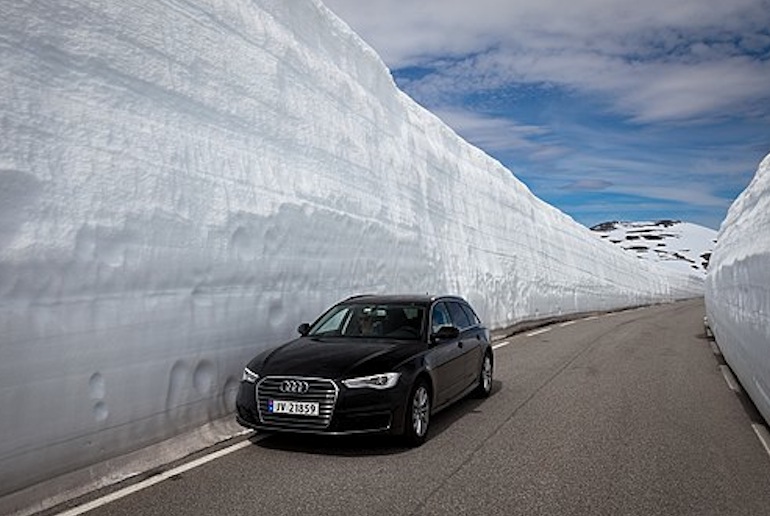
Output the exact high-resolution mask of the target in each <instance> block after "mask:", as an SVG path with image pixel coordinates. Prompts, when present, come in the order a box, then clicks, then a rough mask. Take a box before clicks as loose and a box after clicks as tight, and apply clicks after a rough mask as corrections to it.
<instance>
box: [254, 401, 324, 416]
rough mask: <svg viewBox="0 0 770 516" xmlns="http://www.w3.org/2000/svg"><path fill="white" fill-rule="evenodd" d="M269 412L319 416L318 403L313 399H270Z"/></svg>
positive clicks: (268, 403)
mask: <svg viewBox="0 0 770 516" xmlns="http://www.w3.org/2000/svg"><path fill="white" fill-rule="evenodd" d="M267 410H268V412H272V413H273V414H292V415H295V416H317V415H318V414H319V411H318V403H315V402H311V401H283V400H268V402H267Z"/></svg>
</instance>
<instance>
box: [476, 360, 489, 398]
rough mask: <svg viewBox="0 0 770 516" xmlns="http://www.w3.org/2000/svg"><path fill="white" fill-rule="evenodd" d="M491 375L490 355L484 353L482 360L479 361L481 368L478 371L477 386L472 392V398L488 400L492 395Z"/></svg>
mask: <svg viewBox="0 0 770 516" xmlns="http://www.w3.org/2000/svg"><path fill="white" fill-rule="evenodd" d="M492 374H493V363H492V354H491V353H484V359H483V360H482V361H481V368H480V369H479V385H478V387H476V390H475V391H474V392H473V394H474V396H476V397H477V398H488V397H489V395H490V394H492Z"/></svg>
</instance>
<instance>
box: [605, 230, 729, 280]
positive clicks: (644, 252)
mask: <svg viewBox="0 0 770 516" xmlns="http://www.w3.org/2000/svg"><path fill="white" fill-rule="evenodd" d="M591 230H592V231H594V232H596V233H597V234H598V235H599V237H600V238H602V239H603V240H607V241H608V242H612V243H613V244H615V245H617V246H619V247H621V248H623V249H625V250H627V251H632V252H635V253H636V254H637V255H638V256H639V258H642V259H644V260H649V261H652V262H655V263H659V264H661V265H663V266H665V267H667V268H670V269H672V270H676V271H680V272H684V273H697V274H700V275H703V276H705V275H706V271H707V270H708V264H709V260H710V258H711V253H712V252H713V250H714V246H715V245H716V239H717V232H716V231H715V230H713V229H710V228H707V227H704V226H700V225H698V224H693V223H691V222H682V221H679V220H658V221H656V222H620V221H611V222H603V223H601V224H597V225H595V226H593V227H591Z"/></svg>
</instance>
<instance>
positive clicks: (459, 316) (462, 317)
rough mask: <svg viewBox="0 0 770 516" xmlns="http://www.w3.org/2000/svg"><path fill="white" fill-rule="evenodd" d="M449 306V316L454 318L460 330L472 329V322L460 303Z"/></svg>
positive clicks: (453, 320)
mask: <svg viewBox="0 0 770 516" xmlns="http://www.w3.org/2000/svg"><path fill="white" fill-rule="evenodd" d="M447 304H448V305H449V314H450V315H451V316H452V322H454V324H455V326H457V327H458V328H460V330H465V329H467V328H470V327H471V322H470V320H468V316H467V315H466V314H465V312H464V311H463V309H462V307H461V306H460V303H454V302H452V303H447Z"/></svg>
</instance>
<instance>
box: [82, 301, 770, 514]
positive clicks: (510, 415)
mask: <svg viewBox="0 0 770 516" xmlns="http://www.w3.org/2000/svg"><path fill="white" fill-rule="evenodd" d="M703 315H704V306H703V300H702V299H696V300H691V301H685V302H678V303H673V304H667V305H659V306H653V307H647V308H642V309H636V310H629V311H624V312H619V313H615V314H607V315H602V316H600V317H598V318H596V319H581V320H577V321H574V322H571V323H566V324H554V325H552V326H550V327H549V328H548V331H545V332H544V333H539V334H537V335H532V332H530V333H522V334H519V335H516V336H513V337H510V338H507V339H505V340H506V341H507V342H508V344H507V345H505V346H503V347H500V348H498V349H497V350H496V355H495V358H496V363H495V385H494V391H493V394H492V396H491V397H490V398H489V399H487V400H483V401H482V400H474V399H469V400H466V401H464V402H461V403H460V404H459V405H457V406H455V407H453V408H451V409H450V410H448V411H446V412H443V413H441V414H439V415H437V416H436V417H435V418H434V419H433V422H432V423H433V428H432V431H431V434H430V437H429V440H428V442H427V443H425V445H423V446H422V447H420V448H417V449H406V448H403V447H401V446H400V445H399V444H398V442H397V441H393V440H388V439H385V440H382V439H374V438H371V437H369V438H362V437H357V438H352V439H351V438H344V439H342V438H319V437H304V436H299V437H296V436H277V435H276V436H265V435H255V436H254V437H252V440H253V443H254V444H252V445H250V446H248V447H246V448H245V449H242V450H239V451H236V452H234V453H232V454H230V455H227V456H226V457H224V458H221V459H218V460H215V461H213V462H210V463H208V464H206V465H204V466H201V467H199V468H196V469H194V470H191V471H188V472H185V473H183V474H182V475H179V476H178V477H174V478H172V479H170V480H167V481H164V482H162V483H160V484H157V485H155V486H152V487H150V488H148V489H145V490H143V491H141V492H139V493H136V494H134V495H131V496H129V497H126V498H123V499H121V500H118V501H115V502H112V503H110V504H108V505H105V506H103V507H101V508H99V509H96V510H94V511H92V512H90V513H88V514H89V515H94V516H96V515H126V516H129V515H130V516H135V515H139V514H141V515H159V516H161V515H162V516H174V515H180V516H182V515H184V516H191V515H216V516H228V515H238V516H242V515H271V516H279V515H297V514H307V515H331V514H335V515H351V514H356V515H378V516H383V515H384V516H398V515H429V514H430V515H465V514H468V515H471V514H473V515H505V516H515V515H528V516H533V515H576V516H577V515H591V516H601V515H613V516H618V515H640V516H654V515H667V516H669V515H709V516H711V515H714V516H716V515H736V516H738V515H740V516H746V515H757V516H759V515H768V514H770V457H769V456H768V454H767V452H766V451H765V449H764V448H763V446H762V445H761V443H760V441H759V440H758V439H757V436H756V434H755V432H754V430H753V429H752V426H751V425H752V423H757V422H759V420H758V416H757V415H756V413H755V412H754V411H753V410H752V407H751V406H750V404H747V403H745V400H742V399H741V397H740V396H739V395H736V393H734V392H733V391H731V390H730V389H729V388H728V387H727V384H726V382H725V380H724V377H723V376H722V373H721V372H720V368H719V367H720V365H722V364H723V363H724V362H723V361H721V359H720V357H719V356H718V355H715V354H714V352H713V350H712V347H711V346H710V345H709V342H708V340H707V339H706V336H705V335H704V329H703V324H702V321H703Z"/></svg>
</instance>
